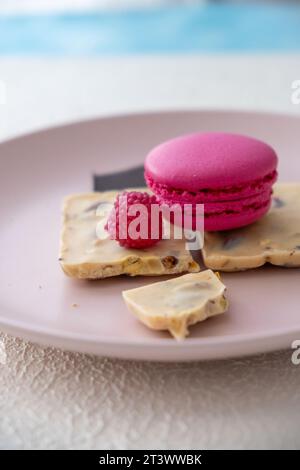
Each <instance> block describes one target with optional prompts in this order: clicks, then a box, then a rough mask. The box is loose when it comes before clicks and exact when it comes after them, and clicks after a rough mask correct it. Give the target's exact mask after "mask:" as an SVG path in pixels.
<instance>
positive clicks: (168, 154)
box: [145, 133, 278, 231]
mask: <svg viewBox="0 0 300 470" xmlns="http://www.w3.org/2000/svg"><path fill="white" fill-rule="evenodd" d="M277 162H278V159H277V155H276V153H275V151H274V150H273V149H272V148H271V147H270V146H269V145H267V144H265V143H264V142H261V141H259V140H256V139H254V138H251V137H246V136H242V135H236V134H227V133H198V134H191V135H186V136H182V137H178V138H176V139H173V140H169V141H167V142H164V143H162V144H161V145H159V146H158V147H155V148H154V149H153V150H152V151H151V152H150V153H149V154H148V155H147V158H146V162H145V178H146V182H147V184H148V186H149V187H150V188H151V189H152V191H153V192H154V193H155V194H156V196H157V197H158V198H159V200H160V202H164V203H167V204H168V205H173V204H175V203H180V204H181V205H183V204H204V213H205V218H204V224H205V230H208V231H215V230H229V229H232V228H237V227H242V226H245V225H248V224H251V223H252V222H255V221H256V220H258V219H259V218H260V217H262V216H263V215H264V214H265V213H266V212H267V211H268V209H269V207H270V204H271V195H272V185H273V183H274V182H275V181H276V179H277V170H276V168H277Z"/></svg>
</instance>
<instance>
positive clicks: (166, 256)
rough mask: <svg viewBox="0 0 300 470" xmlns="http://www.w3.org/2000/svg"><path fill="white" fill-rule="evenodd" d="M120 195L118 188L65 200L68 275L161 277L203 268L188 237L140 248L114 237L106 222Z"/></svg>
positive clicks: (64, 249)
mask: <svg viewBox="0 0 300 470" xmlns="http://www.w3.org/2000/svg"><path fill="white" fill-rule="evenodd" d="M143 190H144V189H143ZM116 195H117V191H107V192H103V193H88V194H78V195H74V196H69V197H67V198H66V199H65V202H64V208H63V230H62V236H61V247H60V257H59V260H60V263H61V266H62V269H63V270H64V272H65V273H66V274H67V275H68V276H71V277H76V278H80V279H100V278H105V277H111V276H119V275H121V274H128V275H130V276H142V275H143V276H154V275H155V276H157V275H162V274H176V273H182V272H198V271H199V265H198V264H197V263H196V262H195V261H194V260H193V258H192V256H191V254H190V253H189V251H188V250H186V248H185V240H175V239H170V240H162V241H159V242H158V243H157V244H156V245H155V246H153V247H151V248H147V249H140V250H136V249H126V248H122V247H121V246H120V245H119V244H118V242H116V241H115V240H110V239H109V237H108V234H107V232H106V230H104V225H105V223H106V220H107V215H108V212H109V211H110V209H111V204H113V202H114V201H115V198H116ZM96 227H97V230H98V232H96ZM99 233H100V235H101V238H99Z"/></svg>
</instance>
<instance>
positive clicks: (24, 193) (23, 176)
mask: <svg viewBox="0 0 300 470" xmlns="http://www.w3.org/2000/svg"><path fill="white" fill-rule="evenodd" d="M299 128H300V120H299V119H298V118H296V117H290V116H279V115H277V116H276V115H271V114H270V115H268V114H255V113H240V112H213V111H210V112H206V111H203V112H202V111H201V112H200V111H199V112H178V113H157V114H143V115H131V116H121V117H113V118H105V119H97V120H94V121H88V122H82V123H78V124H72V125H67V126H63V127H60V128H54V129H49V130H45V131H43V132H38V133H35V134H31V135H28V136H24V137H20V138H17V139H14V140H10V141H7V142H4V143H3V144H1V145H0V178H1V185H0V194H1V200H0V217H1V231H0V246H1V255H0V256H1V262H0V279H1V284H0V328H1V329H2V330H4V331H7V332H8V333H11V334H13V335H17V336H21V337H24V338H26V339H29V340H31V341H34V342H40V343H43V344H46V345H53V346H57V347H61V348H65V349H70V350H74V351H81V352H87V353H94V354H98V355H104V356H115V357H122V358H130V359H146V360H165V361H173V360H174V361H175V360H176V361H177V360H182V361H186V360H197V359H213V358H225V357H230V356H231V357H232V356H238V355H245V354H253V353H259V352H266V351H271V350H275V349H280V348H285V347H286V348H289V347H290V346H291V343H292V341H293V340H295V339H300V315H299V304H300V297H299V285H300V270H298V269H284V268H275V267H266V268H261V269H255V270H252V271H248V272H244V273H233V274H224V276H223V279H224V282H225V284H226V285H227V287H228V296H229V299H230V303H231V306H230V310H229V311H228V313H227V314H225V315H221V316H219V317H216V318H213V319H210V320H208V321H207V322H204V323H203V324H199V325H197V326H196V327H194V328H192V329H191V335H190V337H189V338H188V339H187V340H186V341H184V342H182V343H177V342H176V341H175V340H173V339H171V338H170V337H169V336H168V334H167V333H158V332H153V331H150V330H148V329H147V328H146V327H144V326H143V325H142V324H140V323H139V322H138V321H137V320H136V319H135V318H134V317H133V316H131V314H130V313H129V312H128V311H127V309H126V307H125V305H124V303H123V300H122V297H121V291H122V290H123V289H128V288H130V287H136V286H141V285H144V284H146V283H147V282H151V281H155V280H156V279H147V278H115V279H107V280H104V281H94V282H85V281H75V280H71V279H68V278H66V277H65V276H64V274H63V273H62V272H61V269H60V266H59V264H58V260H57V256H58V255H57V254H58V243H59V232H60V207H61V200H62V198H63V197H64V196H65V195H66V194H69V193H74V192H81V191H90V190H91V189H92V174H93V173H94V172H97V173H104V172H110V171H113V170H122V169H125V168H128V167H131V166H134V165H137V164H141V163H142V162H143V159H144V156H145V155H146V153H147V152H148V151H149V149H150V148H151V147H152V146H154V145H156V144H158V143H159V142H161V141H164V140H166V139H169V138H171V137H174V136H176V135H180V134H183V133H188V132H196V131H229V132H235V133H239V132H240V133H243V134H248V135H252V136H254V137H257V138H259V139H262V140H266V141H267V142H269V143H270V144H271V145H272V146H274V147H275V149H276V150H277V151H278V153H279V156H280V168H279V171H280V180H281V181H296V180H298V181H300V159H299V152H300V148H299V142H298V141H299ZM299 216H300V215H299ZM73 304H77V307H74V306H72V305H73Z"/></svg>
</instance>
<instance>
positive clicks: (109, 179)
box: [94, 165, 146, 191]
mask: <svg viewBox="0 0 300 470" xmlns="http://www.w3.org/2000/svg"><path fill="white" fill-rule="evenodd" d="M145 185H146V183H145V178H144V167H143V166H142V165H141V166H138V167H135V168H130V169H129V170H124V171H117V172H114V173H107V174H104V175H94V191H110V190H114V189H125V188H134V187H139V186H145Z"/></svg>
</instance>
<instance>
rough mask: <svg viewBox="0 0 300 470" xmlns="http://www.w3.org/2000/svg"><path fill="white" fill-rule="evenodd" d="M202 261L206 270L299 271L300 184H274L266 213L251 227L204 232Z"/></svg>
mask: <svg viewBox="0 0 300 470" xmlns="http://www.w3.org/2000/svg"><path fill="white" fill-rule="evenodd" d="M203 258H204V262H205V265H206V266H207V267H208V268H211V269H216V270H218V271H243V270H246V269H251V268H257V267H258V266H262V265H263V264H265V263H271V264H274V265H277V266H283V267H287V268H295V267H300V183H278V184H276V185H275V187H274V196H273V203H272V207H271V209H270V211H269V212H268V214H266V215H265V216H264V217H262V218H261V219H260V220H258V221H257V222H255V223H254V224H251V225H248V226H247V227H243V228H240V229H235V230H230V231H226V232H225V231H224V232H207V233H206V234H205V242H204V248H203Z"/></svg>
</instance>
